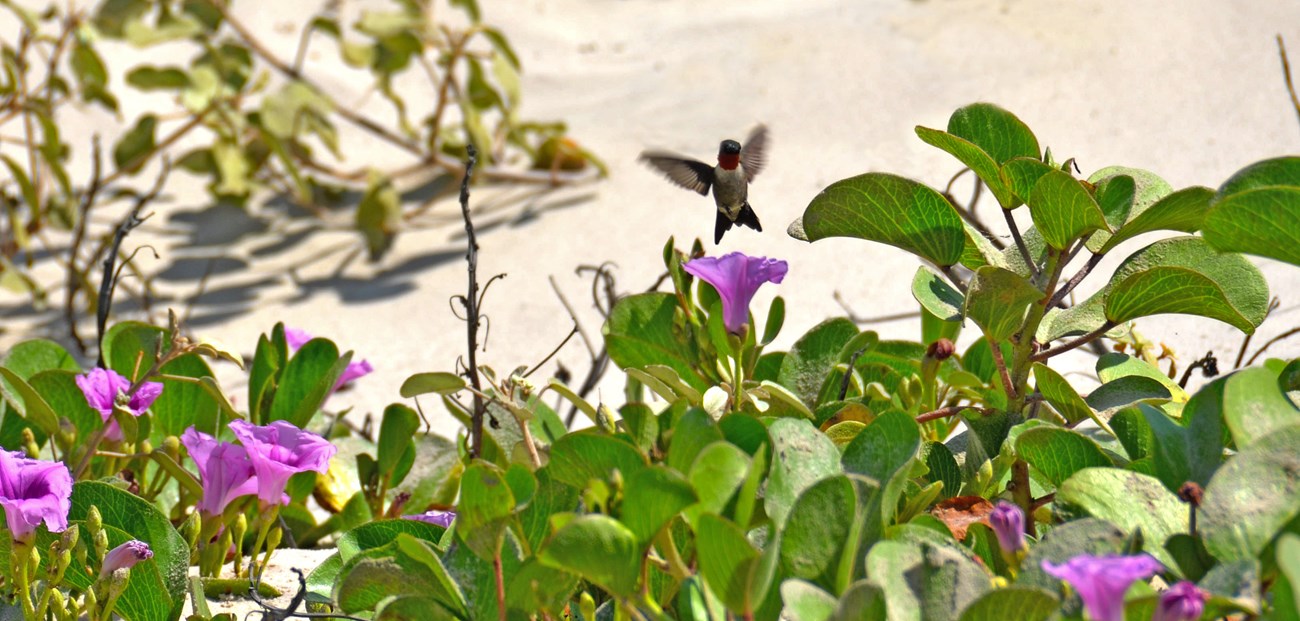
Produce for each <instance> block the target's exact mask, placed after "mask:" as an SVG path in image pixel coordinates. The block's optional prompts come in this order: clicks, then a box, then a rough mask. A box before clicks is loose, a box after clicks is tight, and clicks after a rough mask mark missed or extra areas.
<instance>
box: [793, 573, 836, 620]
mask: <svg viewBox="0 0 1300 621" xmlns="http://www.w3.org/2000/svg"><path fill="white" fill-rule="evenodd" d="M781 601H782V602H783V603H784V604H785V608H784V609H783V610H782V611H781V618H783V619H793V620H795V621H830V619H831V617H832V616H833V615H834V614H835V607H836V606H837V605H838V604H839V601H837V600H836V599H835V596H834V595H831V594H830V593H827V592H826V591H823V590H821V589H820V588H817V585H815V584H813V583H811V582H807V581H805V580H799V579H796V578H791V579H788V580H786V581H784V582H782V583H781Z"/></svg>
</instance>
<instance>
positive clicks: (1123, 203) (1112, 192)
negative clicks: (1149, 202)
mask: <svg viewBox="0 0 1300 621" xmlns="http://www.w3.org/2000/svg"><path fill="white" fill-rule="evenodd" d="M1092 179H1099V178H1098V177H1097V175H1093V177H1092ZM1092 179H1090V180H1089V181H1092ZM1092 182H1093V183H1095V184H1096V186H1095V187H1094V189H1093V198H1095V199H1096V201H1097V206H1098V207H1101V213H1102V214H1104V215H1105V216H1106V224H1107V225H1108V226H1109V227H1110V228H1111V229H1112V230H1114V229H1116V228H1118V227H1119V226H1120V225H1122V224H1124V222H1125V221H1127V220H1128V218H1129V213H1130V211H1131V210H1132V209H1133V208H1134V205H1133V201H1134V198H1135V197H1136V194H1137V183H1136V182H1135V181H1133V177H1131V176H1129V175H1123V174H1116V175H1113V176H1109V177H1104V178H1100V179H1099V180H1097V181H1092ZM1110 238H1111V233H1110V231H1094V232H1093V234H1092V235H1091V236H1090V237H1088V241H1087V243H1086V244H1085V247H1087V249H1088V250H1089V251H1090V252H1094V253H1095V252H1097V251H1099V250H1101V247H1102V246H1103V245H1104V244H1105V243H1106V242H1107V241H1109V240H1110Z"/></svg>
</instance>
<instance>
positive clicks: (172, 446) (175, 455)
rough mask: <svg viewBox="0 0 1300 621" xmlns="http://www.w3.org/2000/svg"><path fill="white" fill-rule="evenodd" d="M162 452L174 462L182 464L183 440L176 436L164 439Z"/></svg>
mask: <svg viewBox="0 0 1300 621" xmlns="http://www.w3.org/2000/svg"><path fill="white" fill-rule="evenodd" d="M162 450H163V452H164V453H166V454H167V456H168V457H170V458H172V460H173V461H176V462H177V463H180V460H181V439H180V438H178V437H176V436H167V437H166V438H163V443H162Z"/></svg>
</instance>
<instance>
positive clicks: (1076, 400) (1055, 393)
mask: <svg viewBox="0 0 1300 621" xmlns="http://www.w3.org/2000/svg"><path fill="white" fill-rule="evenodd" d="M1033 368H1034V383H1035V387H1036V388H1037V389H1038V391H1039V392H1041V393H1042V394H1043V399H1046V400H1047V402H1048V403H1050V404H1052V407H1053V408H1056V411H1057V412H1058V413H1059V414H1060V415H1061V416H1062V417H1064V418H1065V420H1067V421H1069V422H1071V423H1077V422H1079V421H1082V420H1086V419H1088V418H1091V417H1092V416H1093V412H1092V408H1090V407H1088V404H1087V403H1086V402H1085V401H1084V400H1083V398H1082V397H1080V396H1079V393H1077V392H1075V391H1074V387H1073V386H1071V385H1070V383H1069V382H1067V381H1066V380H1065V378H1064V377H1062V376H1061V374H1060V373H1057V372H1056V370H1055V369H1052V368H1051V367H1049V366H1047V365H1045V364H1042V363H1040V362H1035V363H1034V367H1033Z"/></svg>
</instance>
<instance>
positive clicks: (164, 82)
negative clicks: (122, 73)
mask: <svg viewBox="0 0 1300 621" xmlns="http://www.w3.org/2000/svg"><path fill="white" fill-rule="evenodd" d="M126 83H127V84H130V85H131V86H134V87H136V88H138V89H140V90H142V91H155V90H181V89H185V88H189V87H190V78H189V76H188V75H186V73H185V72H184V71H181V70H180V69H177V68H176V67H154V66H151V65H141V66H139V67H136V68H134V69H132V70H130V71H128V72H127V73H126Z"/></svg>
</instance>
